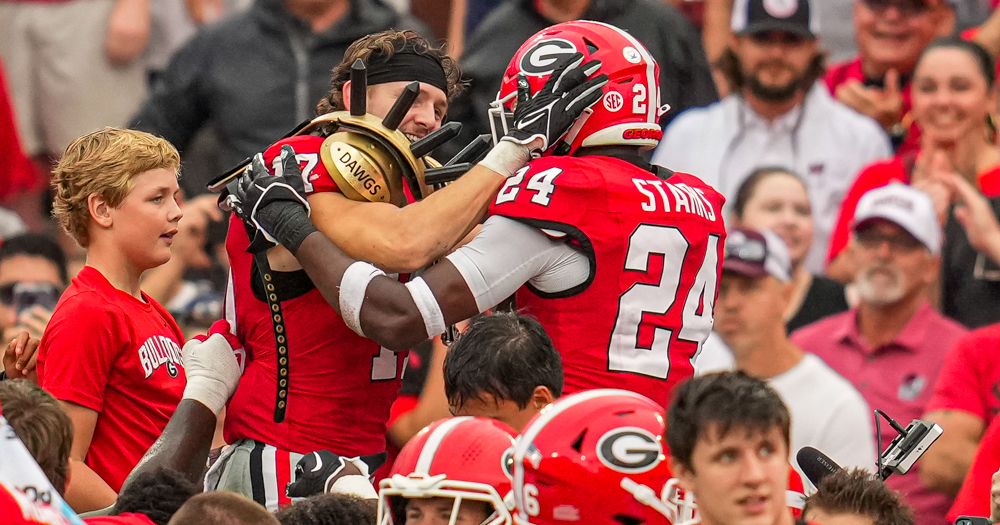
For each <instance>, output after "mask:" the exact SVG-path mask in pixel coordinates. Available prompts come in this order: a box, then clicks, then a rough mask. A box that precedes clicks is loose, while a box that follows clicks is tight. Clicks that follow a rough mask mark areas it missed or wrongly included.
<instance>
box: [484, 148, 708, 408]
mask: <svg viewBox="0 0 1000 525" xmlns="http://www.w3.org/2000/svg"><path fill="white" fill-rule="evenodd" d="M724 203H725V198H724V197H723V196H722V195H721V194H719V193H718V192H716V191H715V190H714V189H712V188H711V187H710V186H708V185H707V184H705V183H704V182H702V181H701V180H700V179H698V178H697V177H694V176H692V175H688V174H686V173H675V174H674V175H673V176H672V177H669V178H668V179H666V180H661V179H659V178H658V177H657V176H656V175H654V174H653V173H651V172H649V171H647V170H644V169H641V168H638V167H636V166H635V165H633V164H631V163H629V162H626V161H624V160H619V159H616V158H611V157H598V156H585V157H543V158H541V159H538V160H535V161H533V162H531V164H529V165H528V167H526V168H524V169H522V171H520V172H518V175H515V176H514V177H512V178H510V179H508V182H507V183H506V184H505V185H504V187H503V188H502V189H501V190H500V192H499V194H498V195H497V199H496V203H495V204H494V205H493V206H492V207H491V208H490V214H492V215H502V216H506V217H510V218H513V219H516V220H518V221H521V222H524V223H526V224H528V225H531V226H536V227H538V228H541V229H542V230H543V231H545V232H546V233H548V234H550V235H553V236H556V237H561V238H563V237H564V238H568V239H569V240H570V242H573V243H574V244H575V245H576V246H577V247H579V248H580V249H581V251H583V252H584V253H585V254H586V255H587V256H588V257H589V258H590V260H591V278H590V280H589V281H587V282H585V283H583V284H581V285H579V286H577V287H575V288H572V289H570V290H567V291H565V292H560V293H557V294H549V293H543V292H540V291H538V290H537V289H534V288H533V287H532V286H531V285H530V284H528V285H525V286H523V287H522V288H521V289H520V290H519V291H518V293H517V305H518V307H519V308H521V309H523V311H524V313H526V314H529V315H532V316H534V317H535V318H537V319H538V321H539V322H540V323H541V324H542V326H543V327H545V331H546V332H547V333H548V335H549V336H550V337H551V338H552V343H553V344H554V345H555V347H556V348H558V349H559V353H560V354H561V355H562V360H563V361H562V362H563V370H564V373H565V389H564V392H565V393H567V394H570V393H573V392H578V391H580V390H587V389H592V388H623V389H626V390H631V391H633V392H637V393H639V394H642V395H644V396H646V397H648V398H650V399H652V400H653V401H655V402H656V403H658V404H660V405H662V406H666V405H668V404H669V401H670V392H671V390H672V389H673V386H674V385H675V384H678V383H680V382H681V381H684V380H685V379H687V378H689V377H691V375H692V374H693V368H692V366H691V358H692V357H693V356H694V355H695V352H696V351H697V350H698V349H699V348H700V347H701V344H702V343H703V342H704V341H705V338H707V337H708V334H709V331H710V330H711V326H712V312H713V305H714V302H715V297H716V291H717V283H718V277H719V272H720V271H721V269H722V259H723V258H722V255H721V254H722V249H723V246H724V243H725V237H726V231H725V226H724V225H723V221H722V206H723V204H724Z"/></svg>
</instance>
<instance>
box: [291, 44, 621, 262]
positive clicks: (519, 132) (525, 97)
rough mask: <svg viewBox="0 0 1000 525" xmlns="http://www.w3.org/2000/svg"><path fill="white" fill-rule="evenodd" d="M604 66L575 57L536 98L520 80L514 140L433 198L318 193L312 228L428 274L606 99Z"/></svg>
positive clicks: (358, 252)
mask: <svg viewBox="0 0 1000 525" xmlns="http://www.w3.org/2000/svg"><path fill="white" fill-rule="evenodd" d="M600 66H601V64H600V61H591V62H588V63H586V64H584V63H583V54H582V53H576V54H574V55H573V56H570V57H567V59H566V60H565V61H564V62H563V63H562V64H560V65H559V67H558V68H557V69H556V70H555V71H554V72H553V74H552V76H551V78H550V79H549V80H548V81H547V82H546V84H545V86H544V87H543V88H542V89H541V90H539V91H538V92H537V93H535V94H531V92H530V87H529V84H528V81H527V79H525V78H521V79H519V81H518V94H517V98H518V101H517V106H516V108H515V112H514V121H513V123H512V128H511V129H510V130H509V132H508V133H507V135H506V136H505V137H504V138H503V139H502V140H501V141H500V143H499V144H497V145H496V147H494V148H493V150H491V151H490V153H489V154H488V155H487V156H486V158H485V159H483V161H482V162H480V163H479V164H477V165H476V166H474V167H473V168H472V169H471V170H469V172H468V173H466V174H465V175H463V176H462V177H461V178H459V180H457V181H455V182H454V183H452V184H450V185H448V186H447V187H446V188H444V189H443V190H441V191H438V192H435V193H433V194H432V195H430V196H429V197H428V198H427V199H425V200H423V201H421V202H418V203H415V204H411V205H409V206H405V207H403V208H397V207H395V206H393V205H390V204H381V203H380V204H375V203H367V202H365V203H359V202H353V201H350V200H348V199H347V198H346V197H344V196H343V195H338V194H332V193H322V194H314V195H312V196H310V197H309V204H310V207H311V208H313V211H312V218H313V222H314V223H315V224H316V225H317V227H318V228H319V230H320V231H322V232H323V233H324V234H326V236H327V237H329V238H330V239H331V240H332V241H333V242H334V243H335V244H336V245H337V246H339V247H340V248H341V249H342V250H343V251H344V252H345V253H346V254H347V255H349V256H351V257H353V258H356V259H360V260H365V261H369V262H372V263H374V264H375V265H376V266H378V267H379V268H382V269H384V270H387V271H391V272H412V271H414V270H417V269H420V268H425V267H426V266H427V265H428V264H430V263H431V262H433V261H435V260H437V259H439V258H440V257H441V256H443V255H444V254H446V253H448V252H450V251H451V250H452V249H454V248H455V246H456V245H458V243H459V241H461V240H462V238H463V237H465V235H466V234H468V233H469V231H470V230H471V229H472V228H473V227H474V226H475V225H476V223H478V222H479V221H480V220H481V219H482V217H483V216H484V214H485V212H486V209H487V207H488V206H489V202H490V200H491V198H492V197H493V195H495V194H496V192H497V190H499V189H500V186H501V184H502V183H503V182H504V181H505V180H506V179H507V178H508V177H510V176H512V175H513V174H514V173H515V172H516V171H517V170H519V169H521V168H522V167H524V165H526V164H527V163H528V161H529V160H531V153H532V152H541V151H546V150H548V149H549V146H550V145H552V144H555V142H556V141H558V140H559V139H560V138H561V137H562V136H563V135H565V134H566V132H567V131H568V130H569V129H570V127H571V126H572V125H573V123H574V122H575V121H576V119H577V117H579V116H580V115H581V114H582V113H583V112H584V111H585V110H586V109H587V108H589V107H590V106H592V105H594V104H595V103H596V102H597V101H598V100H599V99H600V97H601V88H602V87H603V86H604V84H606V83H607V75H598V76H596V77H594V78H591V79H589V80H588V79H587V77H589V76H590V75H592V74H594V73H595V72H596V71H597V70H598V69H600ZM293 169H296V170H297V169H298V166H295V167H294V168H293ZM286 248H287V246H286Z"/></svg>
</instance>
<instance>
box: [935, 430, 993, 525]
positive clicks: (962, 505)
mask: <svg viewBox="0 0 1000 525" xmlns="http://www.w3.org/2000/svg"><path fill="white" fill-rule="evenodd" d="M997 469H1000V419H994V420H993V423H991V424H990V426H988V427H986V433H985V434H983V439H982V441H980V442H979V448H977V449H976V456H975V457H974V458H973V459H972V465H969V473H968V474H966V475H965V481H963V482H962V488H961V489H959V491H958V495H957V496H955V504H954V505H952V506H951V510H949V511H948V521H949V522H950V523H954V522H955V520H956V519H957V518H958V517H959V516H989V515H990V488H991V487H992V486H993V474H994V473H995V472H996V471H997Z"/></svg>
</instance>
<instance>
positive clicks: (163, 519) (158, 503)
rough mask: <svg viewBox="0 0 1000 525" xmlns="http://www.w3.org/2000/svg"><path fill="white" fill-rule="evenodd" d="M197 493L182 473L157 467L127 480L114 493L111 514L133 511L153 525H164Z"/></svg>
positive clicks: (197, 488)
mask: <svg viewBox="0 0 1000 525" xmlns="http://www.w3.org/2000/svg"><path fill="white" fill-rule="evenodd" d="M199 492H201V487H200V486H198V485H196V484H194V483H192V482H191V481H190V480H188V479H187V478H185V477H184V474H181V473H180V472H178V471H176V470H172V469H168V468H164V467H161V468H157V469H155V470H151V471H148V472H143V473H141V474H139V475H137V476H136V477H135V479H132V480H129V482H128V483H127V484H126V485H125V486H124V487H122V491H121V492H120V493H119V494H118V499H117V500H116V501H115V506H114V507H113V508H112V509H111V514H112V515H114V516H117V515H119V514H124V513H126V512H135V513H138V514H145V515H146V516H147V517H148V518H149V519H150V521H152V522H153V523H156V525H167V522H169V521H170V518H172V517H173V515H174V514H175V513H176V512H177V511H178V510H179V509H180V508H181V506H183V505H184V503H186V502H187V500H189V499H191V498H192V497H194V495H195V494H198V493H199Z"/></svg>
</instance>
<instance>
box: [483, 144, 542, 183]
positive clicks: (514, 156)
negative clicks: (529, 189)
mask: <svg viewBox="0 0 1000 525" xmlns="http://www.w3.org/2000/svg"><path fill="white" fill-rule="evenodd" d="M530 160H531V150H529V149H528V147H527V146H523V145H521V144H518V143H516V142H513V141H511V140H501V141H500V142H498V143H497V145H496V146H493V149H491V150H490V152H489V153H487V154H486V158H484V159H483V160H481V161H479V165H480V166H484V167H486V168H489V169H491V170H493V171H495V172H497V173H499V174H500V175H503V176H504V177H507V178H510V177H511V176H512V175H514V172H516V171H517V170H519V169H521V168H523V167H524V165H525V164H527V163H528V162H529V161H530Z"/></svg>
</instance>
